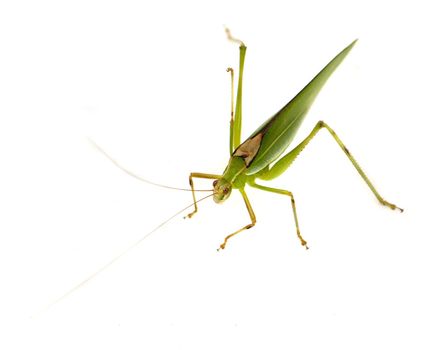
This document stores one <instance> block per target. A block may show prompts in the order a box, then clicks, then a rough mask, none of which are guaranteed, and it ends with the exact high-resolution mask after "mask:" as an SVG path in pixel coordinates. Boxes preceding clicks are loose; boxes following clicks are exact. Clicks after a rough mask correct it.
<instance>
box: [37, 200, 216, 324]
mask: <svg viewBox="0 0 439 350" xmlns="http://www.w3.org/2000/svg"><path fill="white" fill-rule="evenodd" d="M212 196H213V193H212V194H209V195H207V196H205V197H203V198H201V199H199V200H198V201H197V203H199V202H201V201H204V200H205V199H206V198H209V197H212ZM193 205H194V204H193V203H192V204H190V205H188V206H187V207H184V208H183V209H181V210H179V211H178V212H176V213H175V214H174V215H172V216H171V217H169V218H168V219H166V220H165V221H163V222H162V223H161V224H160V225H157V226H156V227H155V228H154V229H152V230H151V231H149V232H148V233H146V234H145V235H143V237H141V238H140V239H138V240H137V241H136V242H134V243H133V244H131V245H130V246H128V247H127V248H125V249H124V250H123V251H122V252H121V253H119V254H118V255H116V256H115V257H114V258H113V259H111V260H110V261H108V262H107V263H106V264H105V265H103V266H102V267H101V268H99V269H97V270H96V271H95V272H93V273H92V274H90V275H89V276H88V277H87V278H85V279H84V280H82V282H80V283H78V284H77V285H76V286H74V287H73V288H71V289H69V290H68V291H67V292H65V293H64V294H63V295H62V296H60V297H59V298H58V299H56V300H55V301H53V302H51V303H50V304H49V305H47V306H46V307H45V308H44V309H42V310H41V311H40V312H38V313H37V314H36V315H34V316H33V317H38V316H39V315H41V314H43V313H44V312H46V311H47V310H49V309H50V308H51V307H52V306H54V305H56V304H58V303H59V302H60V301H62V300H63V299H65V298H67V297H68V296H70V295H71V294H73V293H74V292H76V291H77V290H78V289H79V288H81V287H83V286H84V285H85V284H87V283H88V282H90V281H91V280H92V279H94V278H95V277H96V276H98V275H99V274H101V272H103V271H105V270H106V269H107V268H109V267H110V266H111V265H113V264H114V263H115V262H116V261H118V260H119V259H120V258H122V257H123V256H124V255H126V254H127V253H128V252H130V251H131V250H133V249H134V248H135V247H137V246H138V245H139V244H140V243H142V242H143V241H144V240H145V239H147V238H148V237H149V236H150V235H152V234H153V233H154V232H156V231H157V230H158V229H160V228H161V227H163V226H164V225H166V224H167V223H168V222H169V221H171V220H172V219H174V218H175V217H176V216H178V215H180V214H181V213H182V212H184V211H185V210H187V209H189V208H190V207H192V206H193Z"/></svg>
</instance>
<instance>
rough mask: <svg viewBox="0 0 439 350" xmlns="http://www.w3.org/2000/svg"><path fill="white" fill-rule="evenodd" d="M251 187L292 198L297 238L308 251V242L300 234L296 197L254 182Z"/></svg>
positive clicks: (287, 192)
mask: <svg viewBox="0 0 439 350" xmlns="http://www.w3.org/2000/svg"><path fill="white" fill-rule="evenodd" d="M249 185H250V186H252V187H254V188H257V189H259V190H262V191H267V192H272V193H278V194H282V195H285V196H288V197H290V199H291V206H292V207H293V215H294V222H295V224H296V232H297V237H298V238H299V240H300V243H301V244H302V245H303V246H304V247H305V248H306V249H308V245H307V243H306V241H305V240H304V239H303V237H302V235H301V233H300V229H299V221H298V219H297V210H296V202H295V200H294V196H293V194H292V193H291V192H290V191H287V190H282V189H279V188H273V187H267V186H262V185H259V184H257V183H255V182H254V181H252V182H249Z"/></svg>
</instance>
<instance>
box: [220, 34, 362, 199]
mask: <svg viewBox="0 0 439 350" xmlns="http://www.w3.org/2000/svg"><path fill="white" fill-rule="evenodd" d="M355 43H356V40H355V41H354V42H352V43H351V44H350V45H349V46H348V47H346V48H345V49H344V50H343V51H341V52H340V53H339V54H338V55H337V56H335V57H334V59H333V60H332V61H331V62H329V63H328V64H327V65H326V66H325V68H323V69H322V70H321V71H320V73H318V74H317V75H316V76H315V77H314V79H312V80H311V82H309V84H308V85H306V86H305V87H304V88H303V89H302V91H300V92H299V93H298V94H297V95H296V96H295V97H294V98H293V99H292V100H291V101H290V102H288V103H287V104H286V105H285V106H284V107H283V108H282V109H281V110H280V111H279V112H277V113H276V114H275V115H273V116H272V117H271V118H270V119H268V120H267V121H265V123H263V124H262V125H261V126H260V127H259V128H257V129H256V131H255V132H253V134H251V135H250V136H249V137H248V138H247V139H246V140H245V141H244V142H243V143H242V144H240V143H239V142H240V140H239V137H238V136H237V135H240V131H241V107H240V105H241V98H242V97H241V94H242V90H241V89H240V87H241V86H242V71H243V64H244V55H245V52H246V48H245V46H244V45H241V47H240V77H239V79H240V80H239V85H238V96H237V107H236V117H235V125H234V130H233V132H234V134H233V132H232V134H233V142H234V145H236V144H237V145H236V146H235V147H234V151H233V153H232V155H231V158H230V161H229V164H228V165H227V167H226V169H225V171H224V174H223V176H222V178H221V179H220V180H219V181H218V182H217V183H216V184H217V187H218V191H216V192H217V194H216V195H215V201H216V202H221V201H223V200H225V199H226V198H227V197H228V195H230V192H231V191H230V190H226V193H225V194H223V191H224V189H225V188H228V187H233V188H243V187H244V186H245V184H246V183H247V182H248V181H249V180H251V179H254V178H258V177H260V178H262V179H263V178H264V175H265V174H267V173H269V168H268V167H269V166H270V164H272V163H273V162H274V161H275V160H277V159H278V158H279V157H280V156H281V155H282V154H283V153H284V152H285V150H286V149H287V147H288V146H289V145H290V144H291V142H292V141H293V138H294V136H295V135H296V132H297V130H298V129H299V127H300V125H301V124H302V121H303V119H304V118H305V116H306V114H307V112H308V111H309V109H310V107H311V105H312V103H313V102H314V100H315V98H316V97H317V95H318V93H319V92H320V90H321V89H322V87H323V85H324V84H325V82H326V81H327V80H328V78H329V77H330V76H331V75H332V73H333V72H334V71H335V70H336V69H337V67H338V66H339V65H340V63H341V62H342V61H343V59H344V58H345V57H346V56H347V54H348V53H349V51H350V50H351V49H352V47H353V46H354V45H355ZM256 135H260V140H258V142H255V143H256V144H255V145H253V151H254V152H255V155H254V157H253V158H252V159H251V161H249V162H247V163H246V162H245V158H246V157H245V156H243V155H237V154H238V153H240V152H239V150H240V148H241V147H242V146H243V145H244V144H245V143H246V142H247V141H248V140H250V139H253V138H254V137H255V136H256ZM259 141H260V142H259ZM288 165H289V164H288ZM288 165H287V166H286V167H288ZM279 170H281V171H279V172H277V173H276V174H273V173H272V174H271V178H274V177H277V176H279V175H281V174H282V173H283V171H285V170H286V168H285V169H279Z"/></svg>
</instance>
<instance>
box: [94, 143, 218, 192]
mask: <svg viewBox="0 0 439 350" xmlns="http://www.w3.org/2000/svg"><path fill="white" fill-rule="evenodd" d="M87 139H88V141H89V142H90V143H91V144H92V145H93V146H94V147H95V148H96V149H97V150H98V151H99V152H101V153H102V154H103V155H104V156H105V157H107V158H108V160H110V161H111V162H112V163H113V164H114V165H115V166H117V167H118V168H119V169H120V170H122V171H123V172H124V173H126V174H128V175H130V176H131V177H134V178H135V179H137V180H139V181H142V182H146V183H147V184H149V185H153V186H157V187H162V188H167V189H170V190H177V191H188V192H191V191H192V190H191V189H188V188H180V187H172V186H166V185H162V184H158V183H155V182H152V181H149V180H147V179H145V178H143V177H141V176H139V175H137V174H134V173H133V172H131V171H129V170H128V169H126V168H124V167H123V166H122V165H120V164H119V163H118V162H117V161H116V160H115V159H114V158H112V157H111V156H110V155H109V154H108V153H107V152H105V151H104V150H103V149H102V148H101V147H99V145H98V144H97V143H96V142H94V141H93V140H92V139H91V138H89V137H87ZM194 191H195V192H212V191H213V189H212V190H194Z"/></svg>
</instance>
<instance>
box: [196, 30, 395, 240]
mask: <svg viewBox="0 0 439 350" xmlns="http://www.w3.org/2000/svg"><path fill="white" fill-rule="evenodd" d="M227 34H228V37H229V39H230V40H232V41H234V42H238V43H239V44H240V47H239V78H238V91H237V95H236V107H235V108H233V69H231V68H229V69H228V71H230V72H231V76H232V113H231V114H232V118H231V121H230V142H229V149H230V156H231V157H230V160H229V163H228V165H227V167H226V169H225V170H224V172H223V174H222V175H216V174H205V173H191V175H190V176H189V183H190V186H191V189H192V196H193V200H194V211H193V212H191V213H190V214H188V217H192V216H193V215H194V214H195V213H196V212H197V210H198V208H197V201H196V198H195V189H194V184H193V178H201V179H214V180H215V181H214V182H213V199H214V200H215V202H216V203H222V202H224V201H225V200H226V199H227V198H228V197H229V196H230V194H231V192H232V190H233V189H238V190H239V192H240V193H241V195H242V198H243V199H244V203H245V205H246V208H247V211H248V213H249V216H250V220H251V223H250V224H248V225H246V226H244V227H242V228H241V229H240V230H237V231H235V232H233V233H232V234H230V235H228V236H227V237H226V238H225V240H224V242H223V244H221V246H220V248H224V247H225V245H226V243H227V241H228V239H229V238H230V237H232V236H234V235H236V234H238V233H239V232H242V231H244V230H246V229H249V228H251V227H253V226H254V225H255V224H256V216H255V213H254V212H253V209H252V207H251V204H250V201H249V199H248V197H247V194H246V192H245V186H246V185H247V184H248V185H249V186H252V187H254V188H257V189H259V190H263V191H268V192H272V193H277V194H281V195H285V196H288V197H289V198H290V200H291V205H292V209H293V215H294V219H295V224H296V232H297V236H298V238H299V239H300V241H301V243H302V245H304V246H307V245H306V241H305V240H304V239H303V238H302V236H301V233H300V230H299V224H298V220H297V212H296V204H295V200H294V197H293V194H292V192H290V191H288V190H284V189H279V188H273V187H267V186H263V185H260V184H258V183H256V181H257V180H258V179H259V180H264V181H269V180H272V179H274V178H276V177H278V176H279V175H281V174H283V173H284V172H285V170H287V169H288V167H289V166H290V165H291V164H292V163H293V161H294V160H295V159H296V157H297V156H298V154H299V153H300V152H302V150H303V149H304V148H305V147H306V146H307V145H308V143H309V142H310V141H311V140H312V138H313V137H314V136H315V135H316V134H317V133H318V132H319V131H320V130H321V129H323V128H324V129H326V130H327V131H328V132H329V133H330V134H331V136H332V137H333V138H334V140H335V141H336V142H337V144H338V145H339V146H340V148H341V149H342V150H343V152H344V153H345V154H346V156H347V157H348V159H349V160H350V162H351V163H352V165H353V166H354V167H355V169H356V170H357V171H358V173H359V174H360V176H361V177H362V178H363V180H364V181H365V183H366V184H367V186H368V187H369V188H370V190H371V191H372V192H373V194H374V195H375V197H376V198H377V199H378V201H379V202H380V203H381V204H382V205H384V206H387V207H389V208H391V209H399V210H401V211H402V209H400V208H398V207H397V206H396V205H394V204H392V203H389V202H387V201H386V200H384V199H383V197H381V195H380V194H379V193H378V191H377V190H376V189H375V187H374V186H373V185H372V183H371V182H370V180H369V178H368V177H367V176H366V174H365V173H364V171H363V170H362V169H361V167H360V166H359V165H358V163H357V161H356V160H355V159H354V157H353V156H352V155H351V153H350V152H349V150H348V149H347V148H346V146H345V145H344V144H343V142H342V141H341V140H340V138H339V137H338V136H337V134H336V133H335V132H334V130H332V128H330V127H329V125H327V124H326V123H325V122H323V121H319V122H318V123H317V124H316V125H315V127H314V128H313V129H312V131H311V132H310V134H309V135H308V136H307V137H306V138H305V139H304V140H302V141H301V142H300V143H299V144H298V145H297V146H296V147H295V148H293V149H292V150H291V151H289V152H288V153H286V154H285V155H283V153H284V152H285V150H286V149H287V148H288V146H289V145H290V144H291V142H292V140H293V138H294V136H295V135H296V132H297V130H298V129H299V127H300V125H301V124H302V121H303V119H304V118H305V116H306V114H307V113H308V111H309V109H310V108H311V105H312V104H313V102H314V100H315V98H316V97H317V95H318V93H319V92H320V90H321V89H322V87H323V85H324V84H325V82H326V81H327V80H328V78H329V77H330V76H331V75H332V73H334V71H335V70H336V69H337V67H338V66H339V65H340V63H341V62H342V61H343V60H344V58H345V57H346V56H347V55H348V53H349V52H350V51H351V49H352V47H353V46H354V45H355V43H356V40H355V41H353V42H352V43H351V44H350V45H348V46H347V47H346V48H345V49H344V50H342V51H341V52H340V53H339V54H338V55H336V56H335V57H334V58H333V59H332V61H330V62H329V63H328V64H327V65H326V66H325V67H324V68H323V69H322V70H321V71H320V72H319V73H318V74H317V75H316V76H315V77H314V79H312V80H311V81H310V82H309V84H308V85H306V86H305V87H304V88H303V89H302V90H301V91H300V92H299V93H298V94H297V95H296V96H295V97H294V98H293V99H292V100H291V101H290V102H288V103H287V104H286V105H285V106H284V107H283V108H282V109H281V110H280V111H279V112H277V113H276V114H275V115H274V116H272V117H271V118H270V119H268V120H267V121H266V122H265V123H263V124H262V125H261V126H260V127H259V128H257V129H256V131H255V132H253V134H251V135H250V136H249V137H248V138H247V139H246V140H245V141H244V142H242V143H241V123H242V80H243V72H244V60H245V54H246V50H247V48H246V46H245V45H244V43H243V42H242V41H240V40H237V39H235V38H233V37H232V36H231V35H230V32H229V31H227ZM282 155H283V156H282ZM281 156H282V157H281ZM280 157H281V158H280ZM279 158H280V159H279Z"/></svg>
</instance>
